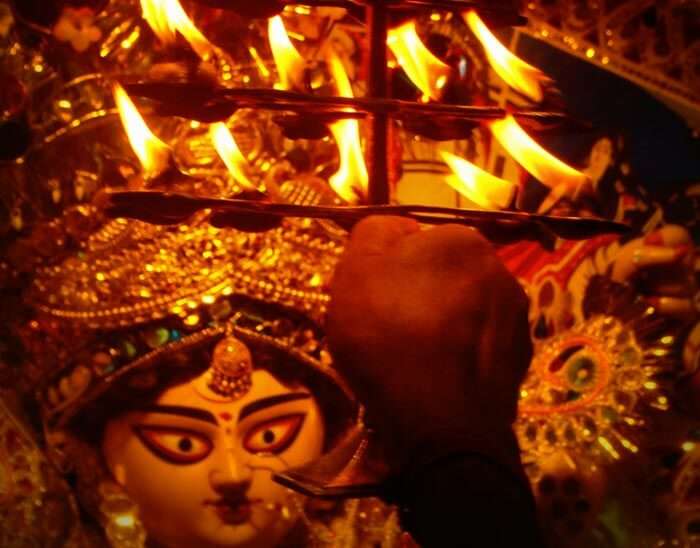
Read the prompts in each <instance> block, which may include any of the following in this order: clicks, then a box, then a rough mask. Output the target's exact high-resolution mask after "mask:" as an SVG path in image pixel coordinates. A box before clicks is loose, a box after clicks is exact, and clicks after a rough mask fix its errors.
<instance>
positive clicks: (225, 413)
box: [218, 411, 233, 422]
mask: <svg viewBox="0 0 700 548" xmlns="http://www.w3.org/2000/svg"><path fill="white" fill-rule="evenodd" d="M218 417H219V418H220V419H221V420H222V421H223V422H231V419H233V415H231V413H229V412H228V411H221V412H220V413H219V414H218Z"/></svg>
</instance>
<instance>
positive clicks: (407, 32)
mask: <svg viewBox="0 0 700 548" xmlns="http://www.w3.org/2000/svg"><path fill="white" fill-rule="evenodd" d="M386 43H387V45H388V46H389V49H391V51H392V53H393V54H394V56H395V57H396V59H397V61H398V62H399V64H400V65H401V68H403V70H404V71H405V72H406V74H407V75H408V77H409V78H410V79H411V82H413V84H414V85H415V86H416V87H417V88H418V89H420V90H421V91H422V92H423V100H424V101H426V102H427V101H428V99H434V100H439V99H440V96H441V95H442V89H443V88H444V87H445V84H446V83H447V78H448V76H449V73H450V67H449V65H446V64H445V63H443V62H442V61H440V59H438V58H437V57H435V55H433V54H432V53H431V52H430V50H429V49H428V48H427V47H426V46H425V44H424V43H423V42H422V41H421V39H420V37H419V36H418V32H417V31H416V23H415V21H409V22H407V23H404V24H403V25H401V26H399V27H396V28H394V29H390V30H389V33H388V36H387V40H386Z"/></svg>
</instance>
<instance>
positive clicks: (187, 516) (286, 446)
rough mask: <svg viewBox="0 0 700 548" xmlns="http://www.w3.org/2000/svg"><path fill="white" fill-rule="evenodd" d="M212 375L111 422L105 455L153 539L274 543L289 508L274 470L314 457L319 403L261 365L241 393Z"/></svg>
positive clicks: (320, 436)
mask: <svg viewBox="0 0 700 548" xmlns="http://www.w3.org/2000/svg"><path fill="white" fill-rule="evenodd" d="M239 343H240V342H239ZM240 344H242V343H240ZM244 353H245V350H244ZM247 356H248V358H249V354H248V355H247ZM215 359H216V352H215ZM212 379H214V382H219V383H220V381H221V378H220V377H219V378H217V377H216V372H214V375H212V370H211V369H210V371H208V372H207V373H205V374H204V375H202V376H201V377H199V378H197V379H194V380H193V381H191V382H187V383H185V384H181V385H177V386H174V387H171V388H169V389H167V390H166V391H165V392H163V393H162V394H161V395H160V397H159V398H157V400H156V401H155V402H154V403H153V404H151V405H149V406H148V407H147V408H144V409H140V410H138V411H133V412H129V413H127V414H124V415H122V416H120V417H118V418H116V419H114V420H112V421H110V422H109V423H108V424H107V426H106V430H105V433H104V438H103V445H102V450H103V454H104V457H105V460H106V462H107V465H108V467H109V469H110V471H111V473H112V475H113V476H114V478H115V480H116V481H117V482H118V483H119V484H121V485H122V486H123V488H124V490H125V491H126V493H127V495H129V497H130V498H131V499H132V500H133V501H134V502H135V503H136V504H137V505H138V507H139V517H140V519H141V521H142V522H143V524H144V526H145V528H146V530H147V532H148V536H149V538H151V539H152V540H155V541H156V542H157V543H159V544H161V545H164V546H166V547H168V548H179V547H192V546H197V547H202V548H208V547H229V546H236V547H251V548H252V547H268V546H275V545H278V544H279V543H280V542H281V541H282V539H283V538H284V536H285V535H286V534H287V533H288V532H289V530H290V529H291V528H292V526H293V525H294V521H295V519H294V517H293V516H294V514H295V512H294V508H289V507H288V504H289V495H288V491H287V490H286V489H285V488H284V487H282V486H280V485H278V484H276V483H275V482H273V481H272V474H273V472H278V471H282V470H284V469H286V468H289V467H293V466H298V465H301V464H304V463H306V462H308V461H310V460H313V459H315V458H316V457H318V456H319V455H320V454H321V451H322V447H323V440H324V424H323V419H322V417H321V412H320V409H319V406H318V404H317V402H316V401H315V400H314V398H313V396H312V395H311V394H310V393H309V391H308V390H306V389H305V388H301V387H298V388H290V387H288V386H285V385H283V384H282V383H280V382H279V381H278V380H277V379H276V378H275V377H274V376H273V375H272V374H270V373H269V372H267V371H265V370H254V371H250V372H249V376H248V377H247V378H246V379H245V381H246V382H245V383H244V390H243V391H244V392H245V393H244V394H242V395H241V392H240V391H239V392H237V393H235V394H232V393H228V394H227V393H226V391H221V390H216V386H215V385H213V384H212ZM224 384H225V386H228V384H226V383H224ZM290 511H291V513H290Z"/></svg>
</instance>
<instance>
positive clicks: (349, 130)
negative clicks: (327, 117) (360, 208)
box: [328, 53, 369, 203]
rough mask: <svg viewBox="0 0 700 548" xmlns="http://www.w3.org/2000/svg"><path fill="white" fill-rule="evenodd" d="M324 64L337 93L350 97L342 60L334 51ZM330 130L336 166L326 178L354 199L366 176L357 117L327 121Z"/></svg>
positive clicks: (345, 196)
mask: <svg viewBox="0 0 700 548" xmlns="http://www.w3.org/2000/svg"><path fill="white" fill-rule="evenodd" d="M328 66H329V68H330V71H331V74H332V75H333V79H334V80H335V85H336V87H337V88H338V95H340V96H341V97H352V96H353V93H352V86H351V85H350V80H349V78H348V75H347V73H346V72H345V68H344V67H343V63H342V61H341V60H340V59H339V58H338V56H337V55H335V54H334V53H331V54H329V55H328ZM330 130H331V133H332V134H333V138H334V139H335V142H336V144H337V145H338V152H339V154H340V167H339V168H338V171H337V172H335V173H334V174H333V175H331V177H330V178H329V180H328V182H329V183H330V185H331V187H332V188H333V190H335V192H336V193H337V194H338V195H339V196H340V197H341V198H343V199H344V200H345V201H346V202H349V203H355V202H357V198H358V194H360V195H362V194H366V192H367V182H368V179H369V177H368V175H367V166H366V165H365V158H364V156H363V154H362V144H361V143H360V128H359V123H358V122H357V120H340V121H338V122H335V123H333V124H331V125H330Z"/></svg>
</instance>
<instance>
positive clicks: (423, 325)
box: [327, 217, 532, 469]
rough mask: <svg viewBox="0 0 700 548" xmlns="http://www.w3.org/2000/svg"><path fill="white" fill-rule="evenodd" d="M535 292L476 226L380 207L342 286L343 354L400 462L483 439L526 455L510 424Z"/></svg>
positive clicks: (336, 336) (336, 342) (354, 237)
mask: <svg viewBox="0 0 700 548" xmlns="http://www.w3.org/2000/svg"><path fill="white" fill-rule="evenodd" d="M527 308H528V300H527V297H526V296H525V293H524V292H523V290H522V289H521V288H520V286H519V284H518V282H517V281H516V280H515V278H513V277H512V276H511V275H510V273H509V272H508V271H507V270H506V268H505V267H504V266H503V264H502V263H501V262H500V260H499V259H498V258H497V257H496V255H495V253H494V250H493V249H492V247H491V245H490V244H489V243H488V242H487V241H486V240H485V239H484V238H483V237H481V236H480V235H479V234H478V233H477V232H476V231H474V230H472V229H468V228H465V227H462V226H456V225H443V226H441V227H438V228H433V229H429V230H420V228H419V226H418V224H417V223H415V222H414V221H412V220H408V219H405V218H400V217H370V218H368V219H365V220H363V221H362V222H360V223H359V224H358V225H357V226H356V227H355V229H354V230H353V232H352V234H351V236H350V240H349V242H348V244H347V246H346V250H345V255H344V256H343V258H342V259H341V261H340V263H339V264H338V266H337V268H336V272H335V277H334V279H333V282H332V286H331V304H330V310H329V314H328V322H327V333H328V337H329V343H330V346H331V351H332V353H333V356H334V360H335V364H336V367H337V368H338V370H339V371H340V373H341V374H343V375H344V376H345V378H346V379H347V381H348V383H349V384H350V387H351V388H352V389H353V390H354V391H355V394H356V395H357V397H358V398H359V400H360V401H361V402H363V403H364V404H365V405H366V408H367V418H366V422H367V424H368V425H369V426H370V427H371V428H372V429H373V430H375V431H376V432H377V437H378V438H379V440H380V441H381V442H382V443H383V444H384V445H385V449H386V451H387V453H388V455H389V457H388V458H389V461H392V464H393V466H394V467H397V468H399V469H400V468H401V466H403V465H406V464H407V459H408V460H410V456H411V455H412V454H413V453H414V452H416V451H421V452H423V453H425V452H426V451H428V452H432V453H434V454H435V455H436V456H440V455H442V454H445V453H448V452H450V451H455V450H469V449H472V450H474V451H476V452H479V453H488V454H491V455H492V456H494V457H495V458H498V459H499V460H501V461H502V462H503V463H504V464H513V463H516V464H514V466H518V465H517V462H518V453H517V445H516V444H515V442H514V437H513V435H512V431H511V429H510V425H511V423H512V422H513V420H514V419H515V414H516V405H517V399H518V389H519V385H520V382H521V381H522V379H523V377H524V375H525V372H526V370H527V368H528V366H529V363H530V358H531V355H532V345H531V342H530V337H529V330H528V322H527Z"/></svg>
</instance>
